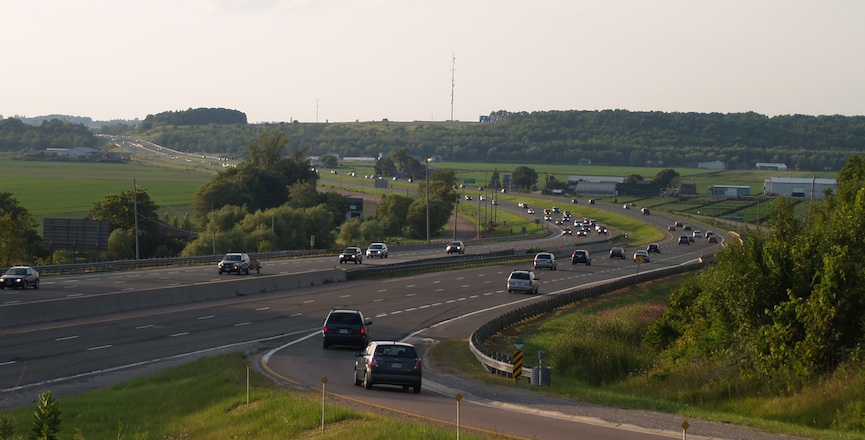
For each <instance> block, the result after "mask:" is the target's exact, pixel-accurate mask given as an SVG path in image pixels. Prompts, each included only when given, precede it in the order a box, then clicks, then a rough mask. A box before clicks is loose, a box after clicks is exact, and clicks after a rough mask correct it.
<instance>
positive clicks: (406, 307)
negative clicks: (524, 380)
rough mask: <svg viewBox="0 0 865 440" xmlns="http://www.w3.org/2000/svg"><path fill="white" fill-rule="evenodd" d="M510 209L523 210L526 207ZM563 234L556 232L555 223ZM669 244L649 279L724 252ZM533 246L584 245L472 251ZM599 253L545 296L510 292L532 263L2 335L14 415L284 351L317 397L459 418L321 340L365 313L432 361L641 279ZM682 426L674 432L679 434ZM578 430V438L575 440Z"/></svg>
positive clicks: (548, 274)
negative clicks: (47, 394)
mask: <svg viewBox="0 0 865 440" xmlns="http://www.w3.org/2000/svg"><path fill="white" fill-rule="evenodd" d="M596 207H597V206H596ZM572 208H573V207H572ZM607 208H608V209H613V208H612V207H607ZM506 209H512V210H514V211H517V210H519V208H516V207H515V205H513V206H510V207H507V208H506ZM563 209H567V207H563ZM619 209H621V207H619ZM621 211H622V213H623V214H625V215H633V216H635V217H637V218H640V220H643V221H647V222H650V223H651V224H653V225H655V226H658V227H659V228H662V230H664V231H665V232H666V226H667V225H669V224H672V222H674V221H675V218H673V217H670V216H665V215H658V214H652V215H649V216H640V215H639V210H633V209H632V210H627V211H625V210H621ZM575 215H576V213H575ZM550 227H551V228H555V225H550ZM703 230H704V231H705V229H703ZM719 235H720V237H721V241H722V243H723V241H725V240H728V239H729V238H728V237H727V236H726V235H725V234H719ZM667 236H668V237H667V238H666V239H665V240H663V241H661V249H662V253H661V254H660V255H657V254H652V260H651V262H650V263H648V264H643V265H641V266H640V268H639V270H640V271H641V272H644V271H647V270H651V269H652V268H661V267H669V266H672V265H677V264H681V263H684V262H686V261H692V260H695V259H697V258H699V257H700V256H701V255H703V254H706V253H709V252H712V251H714V250H716V249H718V248H719V246H720V245H719V244H708V243H705V242H702V241H698V242H696V243H694V244H691V245H689V246H680V245H676V244H675V242H673V237H674V235H673V234H670V233H667ZM677 236H678V235H676V237H677ZM592 239H593V237H592V236H589V237H586V238H585V240H586V241H589V240H592ZM594 239H597V237H594ZM577 243H579V241H578V242H577ZM530 246H541V247H558V246H562V248H563V249H574V248H575V244H574V237H568V236H562V235H560V234H553V235H552V236H551V237H549V238H546V239H543V240H538V241H533V242H509V243H496V244H482V245H476V246H469V247H468V251H467V252H468V253H487V252H489V251H491V250H498V249H502V248H515V247H520V248H526V247H530ZM577 247H578V246H577ZM630 251H633V249H631V250H630ZM442 254H444V249H429V250H421V251H408V252H392V253H391V255H390V257H389V258H388V259H386V260H379V259H376V260H369V259H364V265H368V264H374V265H375V264H386V263H391V262H396V261H407V260H411V259H418V258H428V257H432V256H441V255H442ZM628 255H629V256H630V252H629V253H628ZM592 256H593V261H592V265H591V266H583V265H577V266H572V265H571V264H570V261H569V260H568V259H562V260H559V267H558V270H556V271H546V270H544V271H536V273H538V274H539V275H540V277H541V282H542V285H541V289H540V295H539V296H534V295H525V294H516V293H512V294H509V293H507V292H506V290H505V281H506V278H507V275H508V274H509V273H510V271H511V270H514V269H528V268H530V265H531V263H518V264H508V265H500V266H489V267H480V268H473V269H466V270H458V271H448V272H442V273H433V274H424V275H417V276H411V277H403V278H392V279H386V280H377V281H353V282H346V283H337V284H325V285H320V286H315V287H308V288H299V289H292V290H284V291H278V292H267V293H263V294H259V295H252V296H246V297H237V298H230V299H224V300H217V301H208V302H205V303H192V304H186V305H180V306H173V307H162V308H152V309H143V310H138V311H132V312H121V313H114V314H109V315H100V316H98V317H93V318H88V319H83V318H82V319H76V320H68V321H60V322H55V323H49V324H42V325H29V326H20V327H10V328H4V329H2V330H0V335H2V336H3V337H2V342H0V401H2V400H3V399H5V398H7V397H9V396H10V395H11V396H12V397H11V398H10V399H9V403H8V404H23V403H31V402H32V399H33V396H35V395H36V394H38V393H39V392H42V391H45V390H48V389H52V390H55V396H58V397H60V396H62V395H63V393H64V392H67V393H68V392H74V390H76V387H75V386H74V385H75V384H82V383H86V382H87V381H90V380H96V378H99V377H104V376H107V375H110V374H114V373H115V372H127V373H130V374H131V373H132V372H135V371H149V370H148V368H151V367H154V366H157V365H160V364H170V363H171V362H177V361H182V360H184V359H190V358H194V357H196V356H201V355H208V354H213V353H217V352H221V351H237V350H246V351H247V352H252V353H259V352H264V351H267V350H272V349H275V348H279V347H283V348H281V349H277V350H275V351H274V352H273V353H272V354H271V355H270V356H269V357H268V359H267V361H266V363H262V364H261V365H262V367H264V368H265V370H268V369H269V370H270V372H271V373H272V374H274V375H278V376H280V377H284V378H287V379H290V380H291V381H294V382H297V383H300V384H303V385H305V386H308V387H312V388H316V387H320V383H321V378H322V376H327V377H329V378H330V379H331V380H330V381H329V382H328V387H329V391H330V392H332V393H336V394H339V395H342V396H346V397H347V398H352V399H358V400H361V401H363V402H366V403H369V404H374V405H380V406H382V407H386V408H394V409H400V410H402V411H406V412H409V413H411V414H417V415H418V416H421V417H426V418H431V419H435V420H442V421H452V418H453V393H452V391H453V390H447V389H444V388H442V387H437V386H436V384H435V383H434V381H430V380H429V379H427V382H425V385H424V391H423V392H422V393H421V395H420V396H416V395H414V394H411V393H403V392H402V390H401V389H399V390H398V391H396V392H395V390H396V389H388V388H387V387H377V388H375V389H373V390H364V389H362V388H360V387H354V386H353V385H352V383H353V382H352V381H351V380H350V374H351V371H352V368H353V362H354V357H353V351H354V350H352V349H332V350H324V349H323V348H322V347H321V340H320V335H319V331H320V326H321V324H322V321H323V320H324V317H325V316H326V314H327V312H328V311H329V310H331V309H333V308H336V307H348V308H357V309H360V310H362V311H363V312H364V314H365V315H367V316H368V317H370V318H371V319H372V320H373V325H372V326H371V327H370V332H371V336H372V338H373V339H397V340H399V339H407V340H409V341H411V342H413V343H416V344H417V345H418V346H419V347H421V349H422V350H423V349H425V348H426V346H428V345H429V344H430V343H433V342H435V341H438V340H443V339H450V338H467V337H468V335H469V334H470V333H471V331H473V330H474V329H475V328H477V327H478V326H479V325H480V324H481V323H483V322H486V321H488V320H490V319H492V318H494V317H496V316H498V315H499V314H501V313H503V312H506V311H508V310H511V309H513V308H517V307H520V306H522V305H524V304H525V303H527V302H529V301H536V300H538V298H541V297H543V296H544V295H555V294H556V293H557V292H559V291H563V290H566V289H569V288H572V287H574V286H578V285H583V284H587V283H592V282H597V281H602V280H608V279H612V278H616V277H620V276H624V275H629V274H632V273H634V272H635V271H636V270H637V268H638V266H637V265H636V264H635V263H634V262H633V261H631V260H630V259H627V260H620V259H609V258H608V256H607V255H606V254H605V253H597V252H596V253H594V254H593V255H592ZM333 266H339V264H338V263H337V262H336V257H320V258H303V259H297V260H279V261H270V262H264V267H263V269H262V273H261V274H260V275H255V274H253V275H249V276H276V275H278V274H281V273H295V272H297V271H311V270H320V269H328V268H333ZM348 267H354V265H350V266H348ZM236 277H238V275H222V276H220V275H217V273H216V270H215V267H190V268H180V269H177V268H172V269H154V270H141V271H135V272H130V273H112V274H111V275H106V274H92V275H82V276H63V277H46V278H45V280H44V281H43V286H44V287H43V288H40V289H39V290H38V291H36V290H27V291H20V290H17V291H12V292H11V293H10V292H8V291H3V295H4V298H3V299H4V302H3V305H0V307H3V306H14V303H11V304H9V302H10V301H27V300H31V299H28V296H30V295H39V296H40V297H41V298H42V300H45V301H46V302H49V303H50V301H51V299H52V298H54V299H58V298H63V297H65V296H68V295H74V294H79V293H80V294H81V295H89V294H95V292H102V293H105V292H122V291H123V289H130V288H131V289H138V288H154V287H158V286H163V287H172V286H174V285H175V284H173V283H184V282H212V283H219V282H223V281H224V280H226V279H228V278H231V279H235V278H236ZM71 286H75V287H71ZM7 294H9V295H10V296H9V297H7V296H6V295H7ZM121 294H122V293H121ZM43 295H44V296H43ZM28 399H29V400H28ZM472 402H478V403H472ZM465 410H466V411H467V413H466V415H465V418H464V423H465V424H466V426H470V427H473V428H475V429H479V430H486V431H489V432H499V433H507V434H509V435H513V436H517V437H523V438H531V437H533V436H537V437H538V438H610V439H614V438H617V439H618V438H622V439H624V438H641V439H643V438H645V439H653V438H667V437H663V436H659V434H657V433H655V432H652V431H647V430H622V429H619V428H614V427H612V426H606V425H603V424H593V423H583V422H580V421H577V420H572V419H560V418H554V419H545V420H544V421H543V423H542V425H541V424H540V423H539V422H538V420H537V417H539V416H538V415H537V414H533V413H524V412H520V411H516V412H514V411H509V410H506V409H502V408H501V407H496V406H495V405H493V406H490V405H487V404H482V403H481V402H480V401H475V400H472V399H471V398H467V399H466V401H465ZM503 412H504V413H503ZM539 426H542V429H543V431H542V433H539V431H538V428H539ZM674 428H675V426H672V427H670V428H669V430H674ZM575 430H577V431H578V432H579V434H578V435H575Z"/></svg>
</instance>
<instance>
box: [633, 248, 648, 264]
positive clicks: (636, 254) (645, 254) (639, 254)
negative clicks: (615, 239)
mask: <svg viewBox="0 0 865 440" xmlns="http://www.w3.org/2000/svg"><path fill="white" fill-rule="evenodd" d="M638 257H639V258H642V259H643V263H648V262H649V253H648V252H646V251H637V252H634V261H637V258H638Z"/></svg>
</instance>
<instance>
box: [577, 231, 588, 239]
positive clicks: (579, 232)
mask: <svg viewBox="0 0 865 440" xmlns="http://www.w3.org/2000/svg"><path fill="white" fill-rule="evenodd" d="M585 236H586V231H584V230H582V229H580V230H578V231H577V237H585Z"/></svg>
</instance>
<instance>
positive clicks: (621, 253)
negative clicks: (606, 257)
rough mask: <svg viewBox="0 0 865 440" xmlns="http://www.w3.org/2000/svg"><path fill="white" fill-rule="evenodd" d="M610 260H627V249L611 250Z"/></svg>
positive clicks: (615, 248) (616, 248) (617, 247)
mask: <svg viewBox="0 0 865 440" xmlns="http://www.w3.org/2000/svg"><path fill="white" fill-rule="evenodd" d="M610 258H621V259H623V260H624V259H625V258H627V257H625V249H623V248H621V247H619V246H616V247H614V248H612V249H610Z"/></svg>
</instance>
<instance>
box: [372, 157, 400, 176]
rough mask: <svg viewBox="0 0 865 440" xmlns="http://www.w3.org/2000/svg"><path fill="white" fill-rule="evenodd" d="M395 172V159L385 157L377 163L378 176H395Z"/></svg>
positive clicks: (376, 171) (376, 172)
mask: <svg viewBox="0 0 865 440" xmlns="http://www.w3.org/2000/svg"><path fill="white" fill-rule="evenodd" d="M395 171H396V166H395V165H394V162H393V159H391V158H390V157H385V158H384V159H380V160H378V161H376V163H375V174H376V175H378V176H385V177H389V176H393V175H394V172H395Z"/></svg>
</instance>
